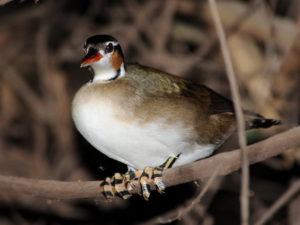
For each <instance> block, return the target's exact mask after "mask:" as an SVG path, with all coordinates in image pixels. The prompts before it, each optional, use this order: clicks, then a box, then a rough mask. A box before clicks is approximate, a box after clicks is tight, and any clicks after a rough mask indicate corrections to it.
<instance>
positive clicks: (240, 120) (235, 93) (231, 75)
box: [208, 0, 249, 225]
mask: <svg viewBox="0 0 300 225" xmlns="http://www.w3.org/2000/svg"><path fill="white" fill-rule="evenodd" d="M208 2H209V6H210V9H211V14H212V16H213V20H214V22H215V27H216V32H217V34H218V37H219V41H220V45H221V50H222V55H223V59H224V62H225V68H226V74H227V77H228V81H229V86H230V90H231V96H232V99H233V106H234V111H235V114H236V120H237V133H238V138H239V144H240V148H241V161H242V185H241V193H240V202H241V206H240V207H241V224H242V225H248V224H249V162H248V161H249V160H248V155H247V152H246V145H247V140H246V134H245V133H246V124H245V118H244V114H243V110H242V106H241V97H240V94H239V88H238V84H237V80H236V75H235V72H234V69H233V64H232V60H231V54H230V52H229V49H228V45H227V39H226V36H225V32H224V28H223V25H222V22H221V18H220V14H219V12H218V8H217V3H216V0H209V1H208Z"/></svg>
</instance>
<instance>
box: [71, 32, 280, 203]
mask: <svg viewBox="0 0 300 225" xmlns="http://www.w3.org/2000/svg"><path fill="white" fill-rule="evenodd" d="M84 51H85V56H84V58H83V59H82V61H81V67H88V68H90V69H91V70H92V72H93V79H92V80H90V81H88V82H87V83H86V84H84V85H83V86H82V87H81V88H80V89H79V90H78V91H77V93H76V94H75V96H74V98H73V102H72V118H73V121H74V123H75V126H76V128H77V130H78V131H79V132H80V133H81V134H82V136H83V137H84V138H85V139H86V140H87V141H88V142H89V143H90V144H91V145H92V146H93V147H95V148H96V149H97V150H99V151H100V152H102V153H103V154H105V155H106V156H108V157H110V158H112V159H114V160H117V161H119V162H121V163H123V164H125V165H127V167H128V172H127V173H126V174H123V175H122V174H120V173H116V174H115V175H114V176H113V177H111V178H110V177H108V178H106V179H105V180H104V182H103V183H102V185H101V187H102V189H101V192H103V194H104V195H105V196H106V197H107V198H109V197H113V196H115V195H118V196H120V197H122V198H124V199H127V198H129V197H130V196H131V193H130V191H131V190H132V186H131V181H132V180H136V179H138V180H139V182H140V185H141V189H142V194H143V196H144V198H145V199H148V198H149V196H150V190H149V185H150V184H151V183H154V184H155V186H156V188H157V190H158V191H159V192H161V193H163V192H164V190H165V185H164V183H163V182H162V171H163V170H164V169H166V168H170V167H176V166H181V165H184V164H188V163H191V162H194V161H196V160H199V159H203V158H206V157H209V156H211V155H212V154H213V153H214V151H215V150H216V149H217V148H219V147H220V146H221V145H222V144H223V143H224V141H225V140H226V139H227V138H228V137H229V136H231V135H232V134H233V133H234V132H235V131H236V130H237V122H236V114H235V111H234V105H233V102H232V101H231V100H229V99H227V98H226V97H223V96H222V95H220V94H218V93H217V92H215V91H214V90H212V89H210V88H208V87H206V86H204V85H202V84H198V83H195V82H193V81H191V80H187V79H184V78H181V77H178V76H175V75H172V74H169V73H167V72H163V71H160V70H158V69H154V68H150V67H147V66H143V65H140V64H137V63H131V64H130V63H126V62H125V59H124V55H123V52H122V48H121V45H120V43H119V41H118V40H117V39H116V38H114V37H112V36H110V35H106V34H102V35H100V34H97V35H93V36H90V37H88V38H87V40H86V42H85V44H84ZM243 113H244V117H245V121H244V122H245V126H246V128H247V129H253V128H268V127H271V126H273V125H278V124H280V123H281V121H280V120H276V119H266V118H264V117H263V116H261V115H259V114H257V113H254V112H250V111H247V110H244V111H243ZM136 171H140V172H136Z"/></svg>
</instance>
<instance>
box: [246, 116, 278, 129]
mask: <svg viewBox="0 0 300 225" xmlns="http://www.w3.org/2000/svg"><path fill="white" fill-rule="evenodd" d="M245 115H246V118H247V119H246V120H247V128H248V129H253V128H269V127H272V126H275V125H280V124H282V121H281V120H275V119H266V118H264V117H263V116H261V115H259V114H254V113H249V112H246V113H245Z"/></svg>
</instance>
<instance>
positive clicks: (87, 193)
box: [0, 126, 300, 200]
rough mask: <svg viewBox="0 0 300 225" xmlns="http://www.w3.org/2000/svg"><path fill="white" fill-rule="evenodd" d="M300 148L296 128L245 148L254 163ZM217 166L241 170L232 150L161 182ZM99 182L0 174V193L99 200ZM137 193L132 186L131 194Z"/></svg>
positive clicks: (199, 175) (223, 171) (171, 172)
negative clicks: (132, 192)
mask: <svg viewBox="0 0 300 225" xmlns="http://www.w3.org/2000/svg"><path fill="white" fill-rule="evenodd" d="M299 146H300V126H298V127H295V128H292V129H290V130H288V131H285V132H282V133H280V134H277V135H275V136H273V137H270V138H268V139H266V140H264V141H261V142H259V143H256V144H253V145H250V146H248V147H247V148H246V152H247V154H248V156H249V163H251V164H253V163H257V162H261V161H263V160H266V159H268V158H271V157H273V156H276V155H278V154H280V153H282V152H284V151H286V150H288V149H290V148H296V147H299ZM218 165H221V168H220V171H219V173H218V175H220V176H224V175H227V174H229V173H232V172H234V171H236V170H238V169H240V167H241V163H240V152H239V150H234V151H230V152H224V153H220V154H217V155H215V156H213V157H210V158H207V159H203V160H200V161H197V162H194V163H191V164H187V165H184V166H181V167H175V168H172V169H168V170H166V171H165V172H164V174H163V181H164V182H165V184H166V186H167V187H170V186H174V185H178V184H182V183H186V182H190V181H194V180H199V179H203V178H208V177H210V176H212V174H213V173H214V171H215V169H216V167H217V166H218ZM99 184H100V182H99V181H73V182H70V181H54V180H39V179H29V178H21V177H12V176H3V175H0V191H1V192H13V193H19V194H29V195H32V196H38V197H43V198H51V199H72V198H73V199H74V198H95V197H97V198H99V199H101V200H104V197H103V196H102V195H101V194H100V189H99ZM138 192H139V187H138V185H136V189H135V190H134V193H138Z"/></svg>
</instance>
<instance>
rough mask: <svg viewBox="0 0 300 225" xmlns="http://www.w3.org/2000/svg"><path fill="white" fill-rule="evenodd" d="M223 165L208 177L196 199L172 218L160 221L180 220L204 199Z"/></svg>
mask: <svg viewBox="0 0 300 225" xmlns="http://www.w3.org/2000/svg"><path fill="white" fill-rule="evenodd" d="M220 168H221V166H220V165H219V166H218V167H217V168H216V169H215V171H214V172H213V174H212V176H211V177H210V178H209V179H208V181H207V183H206V184H205V186H204V187H203V189H202V190H201V191H200V193H199V194H198V195H197V197H196V198H195V199H193V200H192V202H191V203H190V204H189V205H188V206H185V207H184V208H183V209H182V210H179V212H178V213H177V215H175V216H174V217H172V218H168V219H167V220H165V219H162V218H160V219H159V222H160V223H171V222H173V221H175V220H180V219H181V218H182V217H183V216H184V215H186V214H188V213H189V212H190V211H191V210H192V209H193V208H194V207H195V205H196V204H198V203H200V201H201V200H202V198H203V196H204V195H205V194H206V192H207V191H208V190H209V188H210V186H211V185H212V184H213V182H214V180H215V178H216V177H217V175H218V173H219V171H220Z"/></svg>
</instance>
